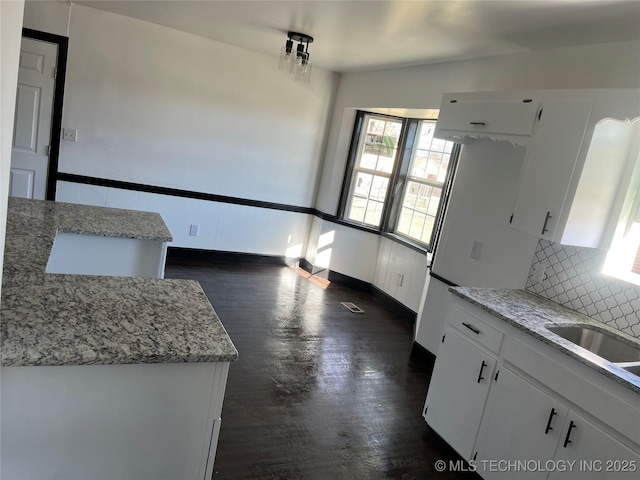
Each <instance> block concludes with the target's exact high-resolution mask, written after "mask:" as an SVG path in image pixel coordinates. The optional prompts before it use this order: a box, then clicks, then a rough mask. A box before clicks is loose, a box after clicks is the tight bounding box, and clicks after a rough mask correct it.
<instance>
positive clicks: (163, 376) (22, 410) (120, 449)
mask: <svg viewBox="0 0 640 480" xmlns="http://www.w3.org/2000/svg"><path fill="white" fill-rule="evenodd" d="M228 371H229V362H216V363H162V364H136V365H82V366H59V367H56V366H46V367H3V368H2V398H1V401H2V403H1V405H2V412H1V421H2V438H1V444H0V445H1V448H2V451H1V454H2V478H3V480H14V479H15V480H26V479H38V480H54V479H56V480H88V479H89V478H90V480H114V479H127V480H132V479H135V480H146V479H148V480H162V479H166V480H177V479H179V480H191V479H193V480H196V479H197V480H205V479H206V480H209V479H210V478H211V476H212V474H213V461H214V459H215V453H216V452H215V450H216V446H217V444H218V433H219V431H220V422H221V418H220V415H221V412H222V401H223V398H224V391H225V386H226V383H227V374H228Z"/></svg>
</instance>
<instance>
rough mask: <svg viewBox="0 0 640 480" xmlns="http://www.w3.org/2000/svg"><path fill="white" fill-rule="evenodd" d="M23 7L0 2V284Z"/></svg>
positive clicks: (8, 2)
mask: <svg viewBox="0 0 640 480" xmlns="http://www.w3.org/2000/svg"><path fill="white" fill-rule="evenodd" d="M23 9H24V2H23V1H21V0H17V1H0V65H1V67H2V68H1V70H0V71H1V72H2V75H0V286H1V284H2V265H3V260H4V236H5V232H6V227H7V199H8V198H9V177H10V169H11V145H12V143H13V120H14V116H15V101H16V87H17V85H18V62H19V58H20V41H21V36H22V18H23Z"/></svg>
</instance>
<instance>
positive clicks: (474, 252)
mask: <svg viewBox="0 0 640 480" xmlns="http://www.w3.org/2000/svg"><path fill="white" fill-rule="evenodd" d="M481 253H482V242H473V247H471V258H473V259H474V260H480V254H481Z"/></svg>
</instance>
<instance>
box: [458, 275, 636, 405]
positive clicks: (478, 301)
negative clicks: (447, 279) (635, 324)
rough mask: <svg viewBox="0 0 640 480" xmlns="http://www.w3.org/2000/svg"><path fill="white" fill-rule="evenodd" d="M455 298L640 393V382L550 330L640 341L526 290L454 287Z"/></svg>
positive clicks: (618, 367)
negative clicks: (574, 328) (575, 329)
mask: <svg viewBox="0 0 640 480" xmlns="http://www.w3.org/2000/svg"><path fill="white" fill-rule="evenodd" d="M449 290H450V291H451V292H452V293H453V294H454V295H457V296H458V297H460V298H462V299H464V300H466V301H468V302H469V303H471V304H472V305H475V306H477V307H479V308H481V309H483V310H485V311H486V312H489V313H490V314H492V315H493V316H495V317H497V318H499V319H501V320H503V321H505V322H506V323H508V324H509V325H512V326H514V327H515V328H517V329H519V330H522V331H524V332H526V333H528V334H529V335H531V336H533V337H535V338H537V339H538V340H540V341H542V342H544V343H546V344H548V345H550V346H552V347H553V348H555V349H557V350H559V351H561V352H563V353H564V354H566V355H568V356H570V357H572V358H574V359H576V360H577V361H579V362H581V363H583V364H584V365H587V366H589V367H591V368H592V369H594V370H596V371H598V372H600V373H601V374H603V375H605V376H606V377H608V378H611V379H613V380H615V381H616V382H618V383H620V384H622V385H624V386H625V387H627V388H629V389H631V390H633V391H635V392H637V393H640V378H639V377H637V376H636V375H633V374H631V373H630V372H628V371H626V370H624V369H623V368H622V367H620V366H618V365H616V364H614V363H611V362H609V361H607V360H605V359H603V358H601V357H599V356H597V355H595V354H593V353H591V352H589V351H587V350H585V349H583V348H581V347H579V346H578V345H576V344H574V343H573V342H570V341H569V340H566V339H564V338H562V337H560V336H559V335H556V334H555V333H553V332H551V331H550V330H548V329H547V328H546V326H568V325H577V324H586V325H589V326H591V327H593V328H594V329H596V330H602V331H608V332H611V333H613V334H615V335H617V336H618V337H620V338H622V339H623V341H625V342H628V343H631V344H633V345H636V346H640V341H638V340H637V339H634V338H632V337H630V336H629V335H625V334H624V333H622V332H620V331H618V330H615V329H613V328H611V327H609V326H607V325H605V324H603V323H601V322H598V321H596V320H593V319H591V318H589V317H587V316H585V315H582V314H580V313H578V312H575V311H573V310H570V309H568V308H566V307H564V306H562V305H559V304H557V303H555V302H552V301H551V300H548V299H546V298H542V297H540V296H538V295H534V294H532V293H529V292H527V291H524V290H510V289H491V288H469V287H451V288H450V289H449Z"/></svg>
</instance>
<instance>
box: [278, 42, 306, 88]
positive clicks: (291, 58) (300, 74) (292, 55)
mask: <svg viewBox="0 0 640 480" xmlns="http://www.w3.org/2000/svg"><path fill="white" fill-rule="evenodd" d="M293 42H298V45H297V47H296V50H295V51H294V50H293ZM310 43H313V37H311V36H309V35H306V34H304V33H298V32H288V33H287V43H286V44H285V46H284V47H282V49H281V51H280V63H279V65H278V68H279V69H280V70H287V71H289V73H291V74H293V75H294V76H295V77H294V79H295V81H296V82H301V83H309V81H310V80H311V61H310V59H309V58H310V55H309V44H310Z"/></svg>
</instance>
